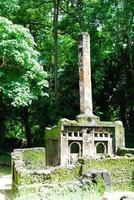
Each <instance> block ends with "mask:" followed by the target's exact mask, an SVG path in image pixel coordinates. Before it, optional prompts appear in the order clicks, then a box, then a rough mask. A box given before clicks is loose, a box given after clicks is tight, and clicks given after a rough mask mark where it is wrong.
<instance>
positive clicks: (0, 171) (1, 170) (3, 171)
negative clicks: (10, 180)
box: [0, 166, 11, 177]
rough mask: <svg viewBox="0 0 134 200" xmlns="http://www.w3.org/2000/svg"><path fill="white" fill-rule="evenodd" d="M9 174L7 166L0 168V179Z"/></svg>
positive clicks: (9, 169)
mask: <svg viewBox="0 0 134 200" xmlns="http://www.w3.org/2000/svg"><path fill="white" fill-rule="evenodd" d="M9 174H11V168H10V167H7V166H0V177H1V176H4V175H9Z"/></svg>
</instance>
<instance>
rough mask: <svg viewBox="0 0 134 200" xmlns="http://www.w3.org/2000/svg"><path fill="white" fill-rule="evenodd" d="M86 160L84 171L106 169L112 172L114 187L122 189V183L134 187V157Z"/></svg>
mask: <svg viewBox="0 0 134 200" xmlns="http://www.w3.org/2000/svg"><path fill="white" fill-rule="evenodd" d="M84 162H85V164H84V165H83V173H86V172H88V171H89V170H92V169H106V170H108V171H109V172H110V173H111V179H112V185H113V187H114V188H116V189H118V190H122V185H126V186H127V185H129V186H130V185H131V187H134V184H133V183H134V158H116V159H115V158H109V159H101V160H85V161H84ZM131 187H129V188H131Z"/></svg>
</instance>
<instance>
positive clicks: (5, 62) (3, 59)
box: [0, 56, 7, 68]
mask: <svg viewBox="0 0 134 200" xmlns="http://www.w3.org/2000/svg"><path fill="white" fill-rule="evenodd" d="M6 64H7V60H6V59H5V56H3V57H2V64H1V65H0V68H2V67H4V65H6Z"/></svg>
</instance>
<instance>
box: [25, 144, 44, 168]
mask: <svg viewBox="0 0 134 200" xmlns="http://www.w3.org/2000/svg"><path fill="white" fill-rule="evenodd" d="M22 159H23V161H24V162H25V168H26V169H27V170H28V169H30V170H34V169H36V170H37V169H43V168H44V167H45V166H46V159H45V149H44V148H31V149H25V150H24V151H23V153H22Z"/></svg>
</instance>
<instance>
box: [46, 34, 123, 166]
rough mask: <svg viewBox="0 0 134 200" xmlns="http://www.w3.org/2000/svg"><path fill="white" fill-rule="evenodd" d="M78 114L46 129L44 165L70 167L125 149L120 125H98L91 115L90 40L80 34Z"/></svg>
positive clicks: (98, 121) (115, 123) (98, 122)
mask: <svg viewBox="0 0 134 200" xmlns="http://www.w3.org/2000/svg"><path fill="white" fill-rule="evenodd" d="M78 50H79V85H80V112H81V113H80V114H79V115H78V116H76V120H68V119H61V120H60V121H59V123H58V124H57V126H55V127H52V128H51V129H50V128H48V129H46V132H45V144H46V152H47V155H46V157H47V165H50V166H56V165H63V166H67V165H74V164H75V163H76V162H77V160H78V159H79V158H81V157H86V158H92V157H104V156H106V155H107V156H112V155H114V154H116V152H117V149H118V148H119V147H124V146H125V140H124V138H125V137H124V128H123V125H122V122H120V121H115V122H105V121H100V119H99V117H97V116H95V115H94V114H93V108H92V107H93V104H92V87H91V65H90V37H89V35H88V33H82V34H81V36H80V43H79V48H78Z"/></svg>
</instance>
